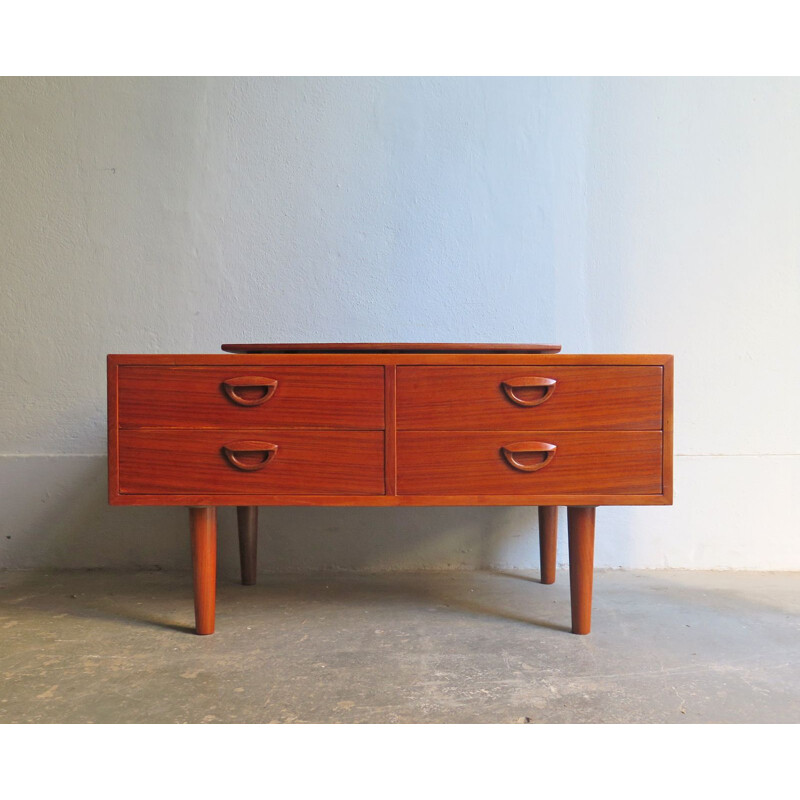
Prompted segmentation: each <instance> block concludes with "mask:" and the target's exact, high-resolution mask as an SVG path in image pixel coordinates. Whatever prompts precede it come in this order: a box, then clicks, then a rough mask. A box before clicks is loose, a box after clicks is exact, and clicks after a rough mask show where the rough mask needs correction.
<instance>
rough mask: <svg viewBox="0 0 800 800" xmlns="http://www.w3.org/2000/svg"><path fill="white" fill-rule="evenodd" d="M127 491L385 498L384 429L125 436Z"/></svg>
mask: <svg viewBox="0 0 800 800" xmlns="http://www.w3.org/2000/svg"><path fill="white" fill-rule="evenodd" d="M119 482H120V492H121V493H122V494H347V495H351V494H383V493H384V480H383V433H382V432H378V431H290V430H281V429H278V430H275V429H273V430H259V431H249V432H248V431H247V430H241V429H240V430H214V431H207V430H203V431H198V430H164V431H155V430H147V431H120V434H119Z"/></svg>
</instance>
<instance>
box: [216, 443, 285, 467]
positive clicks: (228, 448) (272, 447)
mask: <svg viewBox="0 0 800 800" xmlns="http://www.w3.org/2000/svg"><path fill="white" fill-rule="evenodd" d="M277 452H278V445H276V444H273V443H272V442H256V441H253V440H251V439H246V440H241V441H238V442H228V444H224V445H222V453H223V455H224V456H225V458H227V459H228V461H229V462H230V464H231V466H234V467H236V469H241V470H244V471H245V472H255V471H256V470H257V469H263V468H264V467H266V466H267V464H268V463H269V462H270V461H272V460H273V459H274V458H275V455H276V454H277ZM259 453H260V454H262V455H263V458H262V459H261V461H243V460H242V457H243V456H245V455H253V454H255V455H258V454H259Z"/></svg>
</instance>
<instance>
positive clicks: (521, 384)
mask: <svg viewBox="0 0 800 800" xmlns="http://www.w3.org/2000/svg"><path fill="white" fill-rule="evenodd" d="M500 385H501V386H502V387H503V391H504V392H505V393H506V395H508V399H509V400H511V402H512V403H516V404H517V405H518V406H538V405H541V404H542V403H544V401H545V400H549V399H550V397H551V396H552V394H553V392H554V391H555V388H556V382H555V380H554V379H553V378H515V379H514V380H510V381H503V382H502V383H501V384H500ZM529 389H535V390H536V394H535V395H534V396H533V397H528V398H527V399H526V397H525V396H522V395H521V394H520V393H521V392H526V391H527V390H529ZM541 390H544V391H541Z"/></svg>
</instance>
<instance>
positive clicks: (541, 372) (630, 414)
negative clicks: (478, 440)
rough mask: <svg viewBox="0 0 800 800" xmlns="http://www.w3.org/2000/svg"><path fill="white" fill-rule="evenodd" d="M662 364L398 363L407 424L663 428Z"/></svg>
mask: <svg viewBox="0 0 800 800" xmlns="http://www.w3.org/2000/svg"><path fill="white" fill-rule="evenodd" d="M662 383H663V369H662V367H659V366H653V367H634V366H630V367H628V366H613V367H605V366H591V367H542V366H532V367H517V366H514V367H503V366H486V367H483V366H481V367H468V366H465V367H450V366H441V367H438V366H433V367H398V370H397V427H398V429H399V430H426V429H434V430H461V431H480V430H528V431H531V430H660V429H661V426H662V391H663V387H662Z"/></svg>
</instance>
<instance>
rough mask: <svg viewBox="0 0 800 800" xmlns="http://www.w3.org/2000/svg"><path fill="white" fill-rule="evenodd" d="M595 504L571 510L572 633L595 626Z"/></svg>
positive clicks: (570, 588) (570, 577)
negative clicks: (593, 580)
mask: <svg viewBox="0 0 800 800" xmlns="http://www.w3.org/2000/svg"><path fill="white" fill-rule="evenodd" d="M594 512H595V509H594V507H592V506H574V507H570V508H568V509H567V522H568V528H569V594H570V599H571V601H572V632H573V633H589V631H590V630H591V629H592V578H593V575H594V516H595V513H594Z"/></svg>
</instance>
